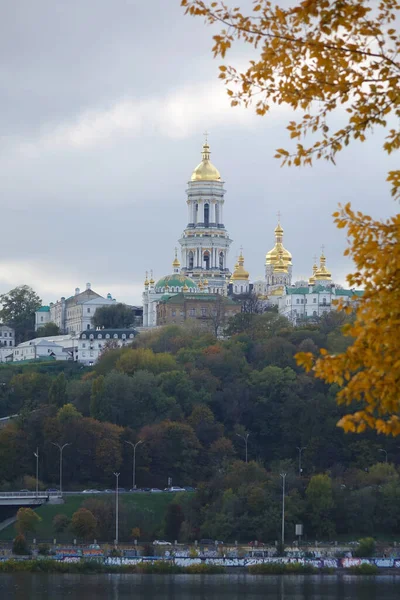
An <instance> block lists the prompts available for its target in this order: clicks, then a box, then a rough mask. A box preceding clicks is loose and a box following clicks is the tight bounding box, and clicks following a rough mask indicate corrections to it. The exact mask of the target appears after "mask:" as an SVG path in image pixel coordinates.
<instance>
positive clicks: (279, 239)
mask: <svg viewBox="0 0 400 600" xmlns="http://www.w3.org/2000/svg"><path fill="white" fill-rule="evenodd" d="M280 254H282V260H283V263H284V266H285V267H286V269H287V267H288V266H289V265H291V264H292V255H291V254H290V252H289V250H286V248H284V246H283V227H282V225H281V224H280V223H279V222H278V225H277V226H276V227H275V246H274V247H273V248H272V250H270V251H269V252H267V254H266V256H265V264H266V265H272V266H275V265H276V263H277V262H278V260H279V256H280Z"/></svg>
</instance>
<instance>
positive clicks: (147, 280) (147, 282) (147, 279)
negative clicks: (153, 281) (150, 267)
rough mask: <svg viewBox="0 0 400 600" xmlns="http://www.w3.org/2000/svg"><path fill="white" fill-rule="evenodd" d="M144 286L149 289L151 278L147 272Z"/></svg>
mask: <svg viewBox="0 0 400 600" xmlns="http://www.w3.org/2000/svg"><path fill="white" fill-rule="evenodd" d="M144 285H145V287H149V276H148V273H147V271H146V279H145V280H144Z"/></svg>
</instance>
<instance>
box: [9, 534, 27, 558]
mask: <svg viewBox="0 0 400 600" xmlns="http://www.w3.org/2000/svg"><path fill="white" fill-rule="evenodd" d="M12 552H13V554H17V555H19V556H26V555H27V554H30V552H29V547H28V544H27V543H26V539H25V536H24V535H22V534H21V533H20V534H18V535H17V536H16V538H15V539H14V540H13V545H12Z"/></svg>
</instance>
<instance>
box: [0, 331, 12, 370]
mask: <svg viewBox="0 0 400 600" xmlns="http://www.w3.org/2000/svg"><path fill="white" fill-rule="evenodd" d="M14 346H15V331H14V329H13V328H12V327H9V326H8V325H1V324H0V362H10V361H12V358H13V349H14Z"/></svg>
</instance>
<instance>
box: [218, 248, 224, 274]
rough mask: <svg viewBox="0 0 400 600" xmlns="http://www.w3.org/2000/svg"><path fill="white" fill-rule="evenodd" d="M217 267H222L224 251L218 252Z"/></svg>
mask: <svg viewBox="0 0 400 600" xmlns="http://www.w3.org/2000/svg"><path fill="white" fill-rule="evenodd" d="M219 268H220V269H221V271H222V269H223V268H224V253H223V252H220V253H219Z"/></svg>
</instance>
